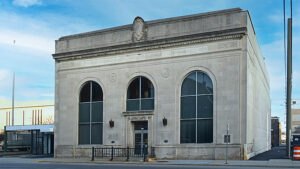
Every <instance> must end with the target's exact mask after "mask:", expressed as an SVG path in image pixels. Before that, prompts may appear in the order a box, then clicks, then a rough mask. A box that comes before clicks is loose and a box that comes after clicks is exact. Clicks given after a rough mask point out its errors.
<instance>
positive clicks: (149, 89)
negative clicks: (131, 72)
mask: <svg viewBox="0 0 300 169" xmlns="http://www.w3.org/2000/svg"><path fill="white" fill-rule="evenodd" d="M141 83H142V84H141V87H142V89H141V96H142V98H153V97H154V88H153V85H152V83H151V81H150V80H148V79H147V78H145V77H141Z"/></svg>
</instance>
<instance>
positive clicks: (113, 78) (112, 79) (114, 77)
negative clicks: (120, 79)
mask: <svg viewBox="0 0 300 169" xmlns="http://www.w3.org/2000/svg"><path fill="white" fill-rule="evenodd" d="M109 80H110V82H112V83H113V82H115V81H116V80H117V74H116V73H112V74H111V75H110V77H109Z"/></svg>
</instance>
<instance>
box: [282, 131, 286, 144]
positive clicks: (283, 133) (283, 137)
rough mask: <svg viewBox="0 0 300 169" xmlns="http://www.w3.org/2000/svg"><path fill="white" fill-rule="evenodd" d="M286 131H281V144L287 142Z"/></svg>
mask: <svg viewBox="0 0 300 169" xmlns="http://www.w3.org/2000/svg"><path fill="white" fill-rule="evenodd" d="M285 141H286V133H285V132H281V144H286V142H285Z"/></svg>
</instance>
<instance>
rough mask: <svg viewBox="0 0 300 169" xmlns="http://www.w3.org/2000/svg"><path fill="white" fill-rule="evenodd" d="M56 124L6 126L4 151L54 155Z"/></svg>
mask: <svg viewBox="0 0 300 169" xmlns="http://www.w3.org/2000/svg"><path fill="white" fill-rule="evenodd" d="M53 130H54V124H40V125H15V126H5V129H4V133H5V140H4V146H3V147H4V151H15V150H19V151H28V152H31V153H32V154H35V155H50V154H53V153H54V133H53Z"/></svg>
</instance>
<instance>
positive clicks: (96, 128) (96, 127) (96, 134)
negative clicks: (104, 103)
mask: <svg viewBox="0 0 300 169" xmlns="http://www.w3.org/2000/svg"><path fill="white" fill-rule="evenodd" d="M102 125H103V123H93V124H92V142H91V143H92V144H102Z"/></svg>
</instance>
